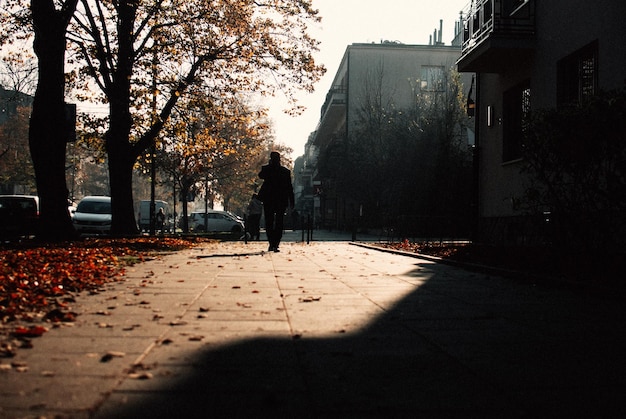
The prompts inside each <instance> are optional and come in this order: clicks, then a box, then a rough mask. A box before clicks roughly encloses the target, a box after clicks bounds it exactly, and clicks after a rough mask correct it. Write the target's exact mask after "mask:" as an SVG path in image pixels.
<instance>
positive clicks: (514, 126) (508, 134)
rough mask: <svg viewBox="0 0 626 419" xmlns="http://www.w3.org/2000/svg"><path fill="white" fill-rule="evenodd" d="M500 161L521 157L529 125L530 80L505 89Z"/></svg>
mask: <svg viewBox="0 0 626 419" xmlns="http://www.w3.org/2000/svg"><path fill="white" fill-rule="evenodd" d="M503 99H504V100H503V103H504V107H503V115H502V116H503V144H502V161H504V162H507V161H512V160H517V159H519V158H521V157H522V143H523V140H524V136H525V135H526V132H527V131H528V128H529V125H530V81H529V80H527V81H525V82H523V83H521V84H519V85H517V86H515V87H514V88H512V89H510V90H508V91H506V92H505V93H504V98H503Z"/></svg>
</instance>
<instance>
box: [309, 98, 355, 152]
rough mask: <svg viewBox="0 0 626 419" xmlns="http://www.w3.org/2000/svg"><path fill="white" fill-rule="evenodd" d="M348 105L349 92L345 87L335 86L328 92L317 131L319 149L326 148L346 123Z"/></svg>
mask: <svg viewBox="0 0 626 419" xmlns="http://www.w3.org/2000/svg"><path fill="white" fill-rule="evenodd" d="M347 103H348V102H347V92H346V89H345V88H344V87H342V86H333V87H332V88H331V89H330V90H329V91H328V93H327V94H326V100H325V101H324V105H323V106H322V111H321V115H320V122H319V124H318V126H317V130H316V131H317V133H316V136H315V141H314V143H315V145H316V146H317V147H320V148H325V146H326V145H328V143H329V142H330V139H331V137H332V136H333V134H334V133H335V131H336V130H337V127H338V126H341V125H342V123H343V122H345V118H346V106H347Z"/></svg>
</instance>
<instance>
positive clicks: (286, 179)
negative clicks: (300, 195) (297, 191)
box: [258, 164, 295, 209]
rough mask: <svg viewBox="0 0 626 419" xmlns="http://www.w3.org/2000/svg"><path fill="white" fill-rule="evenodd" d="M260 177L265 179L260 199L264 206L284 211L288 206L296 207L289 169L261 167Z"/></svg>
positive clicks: (271, 166)
mask: <svg viewBox="0 0 626 419" xmlns="http://www.w3.org/2000/svg"><path fill="white" fill-rule="evenodd" d="M259 177H260V178H261V179H263V185H261V189H260V190H259V194H258V197H259V199H260V200H261V201H263V204H264V205H271V206H273V207H275V208H283V209H284V208H287V206H289V207H293V206H294V202H295V199H294V196H293V186H292V185H291V171H290V170H289V169H287V168H286V167H283V166H280V165H276V164H266V165H265V166H263V167H261V172H260V173H259Z"/></svg>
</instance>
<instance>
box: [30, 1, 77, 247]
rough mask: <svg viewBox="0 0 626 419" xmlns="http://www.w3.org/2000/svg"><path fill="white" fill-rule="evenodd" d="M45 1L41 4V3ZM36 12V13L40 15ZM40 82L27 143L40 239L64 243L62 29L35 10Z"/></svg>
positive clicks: (69, 232)
mask: <svg viewBox="0 0 626 419" xmlns="http://www.w3.org/2000/svg"><path fill="white" fill-rule="evenodd" d="M42 3H43V2H42ZM38 12H39V13H38ZM33 21H34V28H35V40H34V43H33V46H34V50H35V54H36V55H37V58H38V70H39V81H38V83H37V90H36V92H35V98H34V101H33V110H32V114H31V118H30V130H29V134H28V141H29V146H30V153H31V157H32V159H33V166H34V169H35V180H36V183H37V193H38V195H39V199H40V222H41V228H40V232H39V234H38V238H41V239H43V240H53V241H58V240H67V239H70V238H73V237H74V236H75V232H74V227H73V226H72V222H71V219H70V216H69V213H68V210H67V206H68V201H67V200H68V195H69V191H68V189H67V184H66V181H65V146H66V141H67V130H66V125H65V123H64V119H65V97H64V93H65V92H64V89H65V73H64V71H65V70H64V69H65V67H64V64H65V29H66V22H65V21H64V20H63V19H62V18H59V17H58V16H57V15H54V14H53V15H49V14H47V13H46V12H45V11H42V10H36V9H35V8H33Z"/></svg>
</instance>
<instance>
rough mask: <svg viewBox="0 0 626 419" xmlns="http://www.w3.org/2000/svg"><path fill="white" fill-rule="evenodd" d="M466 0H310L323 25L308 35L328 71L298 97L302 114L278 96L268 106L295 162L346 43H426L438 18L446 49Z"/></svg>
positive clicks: (301, 150)
mask: <svg viewBox="0 0 626 419" xmlns="http://www.w3.org/2000/svg"><path fill="white" fill-rule="evenodd" d="M469 1H470V0H436V1H432V0H313V7H314V8H316V9H318V10H319V11H320V15H321V16H322V23H321V25H315V26H314V27H311V30H310V34H311V35H313V37H314V38H315V39H317V40H319V41H321V45H320V52H319V53H318V54H317V55H316V57H315V58H316V60H317V61H318V62H320V63H322V64H324V65H325V66H326V69H327V72H326V75H325V76H324V77H323V78H322V79H321V80H320V81H319V82H318V83H317V85H316V88H315V92H314V93H313V94H308V93H306V92H301V93H299V94H298V101H299V104H300V105H303V106H306V108H307V110H306V111H305V112H304V113H303V114H302V115H300V116H297V117H291V116H288V115H286V114H284V113H283V112H282V110H283V109H284V108H285V107H286V101H285V100H284V99H282V100H281V99H280V98H277V99H276V100H274V101H273V102H272V103H269V104H268V106H269V107H270V117H271V118H272V120H273V122H274V132H275V135H276V140H277V141H278V142H279V143H283V144H286V145H288V146H290V147H291V148H293V150H294V152H293V155H292V157H293V158H294V159H295V158H296V157H298V156H301V155H303V154H304V145H305V144H306V141H307V139H308V137H309V134H310V133H311V132H312V131H314V130H315V127H316V126H317V123H318V122H319V113H320V108H321V107H322V105H323V104H324V99H325V97H326V93H327V92H328V90H329V89H330V86H331V84H332V81H333V78H334V77H335V74H336V72H337V70H338V68H339V64H340V63H341V59H342V58H343V54H344V52H345V50H346V47H347V46H348V45H350V44H354V43H371V42H374V43H380V41H381V40H387V41H399V42H401V43H403V44H418V45H428V42H429V37H430V35H432V34H433V32H434V30H435V29H437V30H439V20H440V19H443V34H442V41H443V42H444V43H445V44H446V45H450V42H451V41H452V38H453V37H454V25H455V22H456V21H458V20H459V12H460V11H461V10H463V9H464V8H465V6H467V5H468V4H469Z"/></svg>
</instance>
